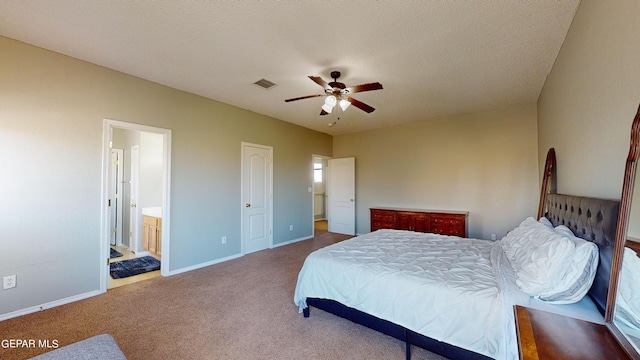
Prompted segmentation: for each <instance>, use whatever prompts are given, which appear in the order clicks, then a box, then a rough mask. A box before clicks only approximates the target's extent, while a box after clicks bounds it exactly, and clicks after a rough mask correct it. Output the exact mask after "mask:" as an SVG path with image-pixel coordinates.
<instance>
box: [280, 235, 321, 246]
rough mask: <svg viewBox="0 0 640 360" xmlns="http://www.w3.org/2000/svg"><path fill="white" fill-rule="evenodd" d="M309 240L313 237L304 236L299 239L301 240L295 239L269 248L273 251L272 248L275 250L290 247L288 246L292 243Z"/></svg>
mask: <svg viewBox="0 0 640 360" xmlns="http://www.w3.org/2000/svg"><path fill="white" fill-rule="evenodd" d="M309 239H313V235H310V236H304V237H301V238H297V239H293V240H289V241H285V242H281V243H277V244H273V246H272V247H271V248H272V249H274V248H277V247H280V246H284V245H290V244H293V243H297V242H298V241H303V240H309Z"/></svg>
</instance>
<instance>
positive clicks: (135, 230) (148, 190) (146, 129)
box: [100, 119, 171, 292]
mask: <svg viewBox="0 0 640 360" xmlns="http://www.w3.org/2000/svg"><path fill="white" fill-rule="evenodd" d="M113 148H121V149H124V156H123V157H122V158H121V160H122V161H123V164H121V166H120V168H122V169H125V170H124V171H125V176H124V179H123V180H118V181H121V183H122V185H123V186H122V188H123V190H122V191H121V193H120V194H119V197H118V202H117V203H118V204H119V205H120V207H121V208H122V210H124V211H123V212H124V213H125V214H123V216H122V219H123V221H121V223H120V224H119V225H120V226H119V228H118V229H117V231H118V232H120V233H121V234H122V242H121V244H120V248H121V249H122V250H124V251H122V253H124V254H125V256H124V257H121V258H120V259H110V258H111V254H112V249H111V239H112V237H113V235H112V234H113V232H114V231H116V229H114V227H113V226H112V224H113V220H112V216H111V213H112V211H111V209H110V206H109V205H110V204H113V203H114V200H115V199H113V198H112V196H113V191H112V188H113V187H114V186H115V185H116V184H114V179H118V177H116V176H114V174H113V173H112V172H113V169H114V166H113V164H111V158H112V155H111V154H112V149H113ZM134 150H136V151H134ZM133 153H135V155H136V156H135V157H136V160H135V163H137V165H136V166H135V168H136V171H134V169H133V167H132V163H133V162H134V161H133V160H130V159H131V156H132V154H133ZM127 160H130V161H129V163H127ZM170 160H171V130H168V129H162V128H156V127H151V126H145V125H138V124H132V123H126V122H122V121H116V120H107V119H106V120H104V122H103V182H102V183H103V184H102V221H101V224H102V225H101V229H102V230H101V233H102V236H101V251H100V254H101V255H100V263H101V264H106V266H103V265H101V267H100V273H101V274H100V276H101V280H100V291H101V292H106V291H107V289H108V288H110V287H112V286H110V281H111V276H110V271H109V269H110V265H109V263H110V262H111V261H117V260H122V259H127V258H128V257H142V256H145V255H150V256H153V257H155V258H157V259H158V260H160V264H161V266H160V274H161V275H162V276H168V275H169V263H170V253H169V249H170V247H169V243H170V232H169V229H170V213H171V212H170V203H169V200H170V180H171V179H170V174H171V164H170ZM127 172H128V173H129V174H127ZM134 173H135V176H133V174H134ZM148 214H152V216H153V217H155V218H158V219H160V221H158V223H157V228H156V229H154V231H157V232H158V234H160V236H158V237H157V239H158V240H157V242H158V243H157V244H156V245H157V246H156V247H153V248H150V247H148V246H147V247H145V246H143V226H142V224H143V217H144V216H145V215H148ZM131 219H133V220H131ZM136 223H137V224H138V225H135V224H136ZM160 249H162V251H160ZM153 251H155V252H153ZM151 252H153V253H151ZM105 260H106V261H105ZM143 275H144V274H143ZM138 276H139V278H148V277H149V276H148V275H147V276H140V275H138ZM155 276H157V272H156V275H155ZM132 278H135V277H132ZM120 280H123V279H120ZM133 280H135V279H129V280H127V281H126V282H135V281H133ZM121 283H122V282H121Z"/></svg>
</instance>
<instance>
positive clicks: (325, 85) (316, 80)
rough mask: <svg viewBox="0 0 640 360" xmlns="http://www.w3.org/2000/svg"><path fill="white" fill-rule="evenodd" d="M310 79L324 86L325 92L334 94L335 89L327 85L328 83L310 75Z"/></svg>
mask: <svg viewBox="0 0 640 360" xmlns="http://www.w3.org/2000/svg"><path fill="white" fill-rule="evenodd" d="M309 79H311V80H313V82H315V83H316V84H318V85H320V86H322V88H323V89H324V90H325V92H327V91H330V92H333V88H332V87H331V86H329V84H327V82H326V81H324V80H322V78H321V77H320V76H313V75H309Z"/></svg>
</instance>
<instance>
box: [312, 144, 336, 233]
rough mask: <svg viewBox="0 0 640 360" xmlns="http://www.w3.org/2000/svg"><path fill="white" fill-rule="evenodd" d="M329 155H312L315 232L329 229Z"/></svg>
mask: <svg viewBox="0 0 640 360" xmlns="http://www.w3.org/2000/svg"><path fill="white" fill-rule="evenodd" d="M329 159H331V158H330V157H328V156H322V155H312V156H311V164H312V179H313V185H312V195H311V196H312V203H313V205H312V206H313V217H312V221H313V234H314V236H315V235H316V232H317V231H321V232H322V231H327V230H328V219H329V207H328V206H327V179H328V177H327V175H328V171H329V168H328V163H329Z"/></svg>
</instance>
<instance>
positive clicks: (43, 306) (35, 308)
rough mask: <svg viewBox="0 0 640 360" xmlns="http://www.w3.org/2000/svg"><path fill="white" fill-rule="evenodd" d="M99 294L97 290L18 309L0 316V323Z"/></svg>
mask: <svg viewBox="0 0 640 360" xmlns="http://www.w3.org/2000/svg"><path fill="white" fill-rule="evenodd" d="M100 294H101V292H100V291H99V290H94V291H90V292H88V293H84V294H79V295H74V296H70V297H67V298H64V299H60V300H55V301H51V302H48V303H44V304H41V305H36V306H32V307H28V308H26V309H20V310H16V311H13V312H10V313H6V314H0V321H4V320H8V319H11V318H15V317H18V316H22V315H27V314H31V313H34V312H38V311H42V310H47V309H51V308H54V307H56V306H60V305H65V304H68V303H72V302H74V301H79V300H84V299H87V298H90V297H93V296H96V295H100Z"/></svg>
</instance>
